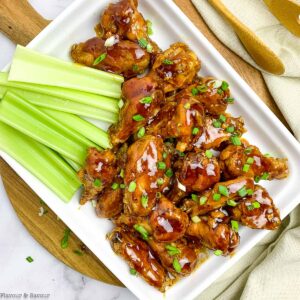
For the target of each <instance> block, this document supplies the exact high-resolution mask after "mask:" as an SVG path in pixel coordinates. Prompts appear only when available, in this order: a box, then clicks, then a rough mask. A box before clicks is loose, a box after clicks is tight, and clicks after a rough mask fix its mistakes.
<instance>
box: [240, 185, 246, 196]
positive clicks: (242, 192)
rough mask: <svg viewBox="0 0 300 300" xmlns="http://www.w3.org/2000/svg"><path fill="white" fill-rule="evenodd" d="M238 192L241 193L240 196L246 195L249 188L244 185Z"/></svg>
mask: <svg viewBox="0 0 300 300" xmlns="http://www.w3.org/2000/svg"><path fill="white" fill-rule="evenodd" d="M238 194H239V196H240V197H245V196H247V189H246V187H245V186H244V187H242V188H241V189H239V190H238Z"/></svg>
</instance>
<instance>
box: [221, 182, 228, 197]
mask: <svg viewBox="0 0 300 300" xmlns="http://www.w3.org/2000/svg"><path fill="white" fill-rule="evenodd" d="M219 193H220V194H221V195H223V196H225V197H228V196H229V191H228V188H227V187H226V186H225V185H219Z"/></svg>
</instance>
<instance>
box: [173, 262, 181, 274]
mask: <svg viewBox="0 0 300 300" xmlns="http://www.w3.org/2000/svg"><path fill="white" fill-rule="evenodd" d="M173 268H174V270H175V271H176V272H177V273H180V272H181V265H180V263H179V261H178V259H177V258H174V260H173Z"/></svg>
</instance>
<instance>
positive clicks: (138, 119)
mask: <svg viewBox="0 0 300 300" xmlns="http://www.w3.org/2000/svg"><path fill="white" fill-rule="evenodd" d="M132 120H134V121H136V122H139V121H143V120H145V118H144V117H143V116H142V115H134V116H133V117H132Z"/></svg>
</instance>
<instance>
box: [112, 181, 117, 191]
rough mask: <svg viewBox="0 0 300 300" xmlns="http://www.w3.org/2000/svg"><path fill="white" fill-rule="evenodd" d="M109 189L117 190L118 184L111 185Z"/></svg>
mask: <svg viewBox="0 0 300 300" xmlns="http://www.w3.org/2000/svg"><path fill="white" fill-rule="evenodd" d="M111 188H112V189H113V190H117V189H118V188H119V184H118V183H117V182H114V183H113V184H112V185H111Z"/></svg>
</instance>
